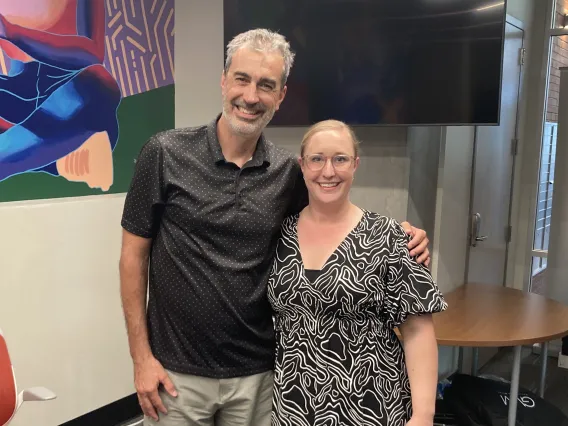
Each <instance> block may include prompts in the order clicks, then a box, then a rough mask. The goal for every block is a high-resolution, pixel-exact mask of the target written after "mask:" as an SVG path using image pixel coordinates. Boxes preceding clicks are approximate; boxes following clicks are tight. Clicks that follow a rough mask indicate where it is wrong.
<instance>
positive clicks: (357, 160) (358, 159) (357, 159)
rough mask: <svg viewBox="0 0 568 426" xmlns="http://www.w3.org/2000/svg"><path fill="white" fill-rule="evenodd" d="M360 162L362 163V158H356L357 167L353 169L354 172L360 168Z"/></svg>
mask: <svg viewBox="0 0 568 426" xmlns="http://www.w3.org/2000/svg"><path fill="white" fill-rule="evenodd" d="M360 162H361V158H360V157H357V158H355V167H353V171H355V170H357V167H359V163H360Z"/></svg>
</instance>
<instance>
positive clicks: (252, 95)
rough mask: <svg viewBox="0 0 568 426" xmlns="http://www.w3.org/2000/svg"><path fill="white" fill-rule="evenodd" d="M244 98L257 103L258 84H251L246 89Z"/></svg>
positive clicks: (251, 102)
mask: <svg viewBox="0 0 568 426" xmlns="http://www.w3.org/2000/svg"><path fill="white" fill-rule="evenodd" d="M243 99H244V101H245V102H246V103H247V104H256V103H258V101H259V99H258V94H257V93H256V85H254V84H249V85H248V86H247V87H246V89H245V93H244V94H243Z"/></svg>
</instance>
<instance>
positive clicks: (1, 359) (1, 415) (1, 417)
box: [0, 329, 17, 426]
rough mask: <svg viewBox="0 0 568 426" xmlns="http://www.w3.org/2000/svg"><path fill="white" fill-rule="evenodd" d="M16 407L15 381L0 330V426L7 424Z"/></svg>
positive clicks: (0, 330)
mask: <svg viewBox="0 0 568 426" xmlns="http://www.w3.org/2000/svg"><path fill="white" fill-rule="evenodd" d="M16 405H17V390H16V380H15V378H14V370H13V369H12V362H11V361H10V355H9V354H8V345H7V343H6V340H5V339H4V335H3V334H2V329H0V426H3V425H6V424H8V422H9V421H10V419H11V418H12V416H13V415H14V412H15V411H16Z"/></svg>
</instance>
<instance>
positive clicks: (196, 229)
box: [120, 29, 429, 426]
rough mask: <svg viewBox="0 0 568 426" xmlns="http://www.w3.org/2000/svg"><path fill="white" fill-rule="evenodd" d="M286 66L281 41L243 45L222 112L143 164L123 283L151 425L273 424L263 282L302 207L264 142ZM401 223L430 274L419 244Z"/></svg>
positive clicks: (291, 175)
mask: <svg viewBox="0 0 568 426" xmlns="http://www.w3.org/2000/svg"><path fill="white" fill-rule="evenodd" d="M293 60H294V55H293V54H292V53H291V52H290V47H289V44H288V43H287V42H286V40H285V39H284V38H283V37H282V36H280V35H279V34H275V33H272V32H269V31H267V30H262V29H260V30H253V31H249V32H246V33H243V34H240V35H238V36H237V37H235V38H234V39H233V40H232V41H231V43H229V45H228V47H227V60H226V64H225V69H224V70H223V73H222V76H221V88H222V93H223V112H222V114H220V115H219V116H218V117H217V118H215V119H214V120H213V121H212V122H211V123H209V125H205V126H199V127H196V128H190V129H176V130H171V131H166V132H162V133H160V134H157V135H155V136H154V137H152V138H151V139H150V140H149V141H148V142H147V143H146V145H145V146H144V148H143V149H142V151H141V153H140V156H139V159H138V161H137V165H136V171H135V174H134V178H133V181H132V184H131V188H130V190H129V192H128V195H127V197H126V203H125V207H124V215H123V219H122V226H123V228H124V232H123V247H122V254H121V260H120V276H121V296H122V301H123V307H124V313H125V317H126V324H127V330H128V339H129V345H130V351H131V355H132V358H133V361H134V371H135V385H136V390H137V393H138V398H139V401H140V405H141V407H142V410H143V411H144V414H145V415H146V425H154V424H156V423H155V422H156V421H157V420H158V419H159V421H160V424H164V425H167V426H178V425H179V426H181V425H183V426H188V425H192V426H193V425H219V426H224V425H231V426H235V425H237V426H238V425H254V426H264V425H269V424H270V411H271V398H272V366H273V359H274V354H273V350H274V331H273V324H272V315H271V311H270V307H269V305H268V302H267V298H266V282H267V279H268V275H269V272H270V267H271V266H272V260H273V256H274V254H273V253H274V250H275V243H276V240H277V237H278V233H279V228H280V225H281V222H282V220H283V219H284V217H286V215H289V214H292V213H295V212H298V211H299V210H301V209H302V208H303V207H304V206H305V205H306V201H307V200H306V188H305V186H304V182H303V179H302V176H301V173H300V169H299V164H298V161H297V160H296V159H295V158H294V156H293V155H292V154H291V153H288V152H286V151H284V150H282V149H280V148H278V147H276V146H274V145H273V144H271V143H270V142H269V141H267V140H266V139H265V138H264V136H263V134H262V131H263V130H264V128H265V127H266V125H267V124H268V123H269V122H270V120H271V118H272V116H273V115H274V113H275V112H276V111H277V110H278V108H279V106H280V104H281V103H282V101H283V100H284V97H285V95H286V79H287V77H288V74H289V72H290V69H291V67H292V64H293ZM405 226H406V229H407V230H408V232H409V233H414V234H415V237H414V239H413V241H412V242H411V244H412V246H413V247H414V251H415V252H416V253H417V254H421V258H420V261H425V262H426V264H427V263H428V262H429V254H428V249H427V244H428V240H427V238H426V236H425V233H424V232H423V231H420V230H415V229H412V231H411V227H410V226H409V225H408V224H405ZM148 282H149V283H150V286H149V299H148V307H147V313H146V291H147V283H148Z"/></svg>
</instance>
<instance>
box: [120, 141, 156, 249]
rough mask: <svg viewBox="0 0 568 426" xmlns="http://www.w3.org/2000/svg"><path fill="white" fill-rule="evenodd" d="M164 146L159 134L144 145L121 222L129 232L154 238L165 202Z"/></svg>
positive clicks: (127, 195)
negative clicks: (161, 143)
mask: <svg viewBox="0 0 568 426" xmlns="http://www.w3.org/2000/svg"><path fill="white" fill-rule="evenodd" d="M163 173H164V167H163V155H162V147H161V145H160V142H159V140H158V138H157V137H156V136H154V137H152V138H151V139H150V140H148V142H146V144H145V145H144V146H143V147H142V150H141V151H140V154H139V156H138V159H137V161H136V167H135V169H134V176H133V178H132V182H131V183H130V189H129V190H128V193H127V194H126V201H125V203H124V211H123V213H122V221H121V225H122V227H123V228H124V229H126V230H127V231H128V232H131V233H133V234H135V235H138V236H140V237H144V238H153V237H154V236H155V235H156V233H157V231H158V228H159V225H160V219H161V214H162V210H163V207H164V204H165V196H164V193H165V191H164V174H163Z"/></svg>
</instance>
